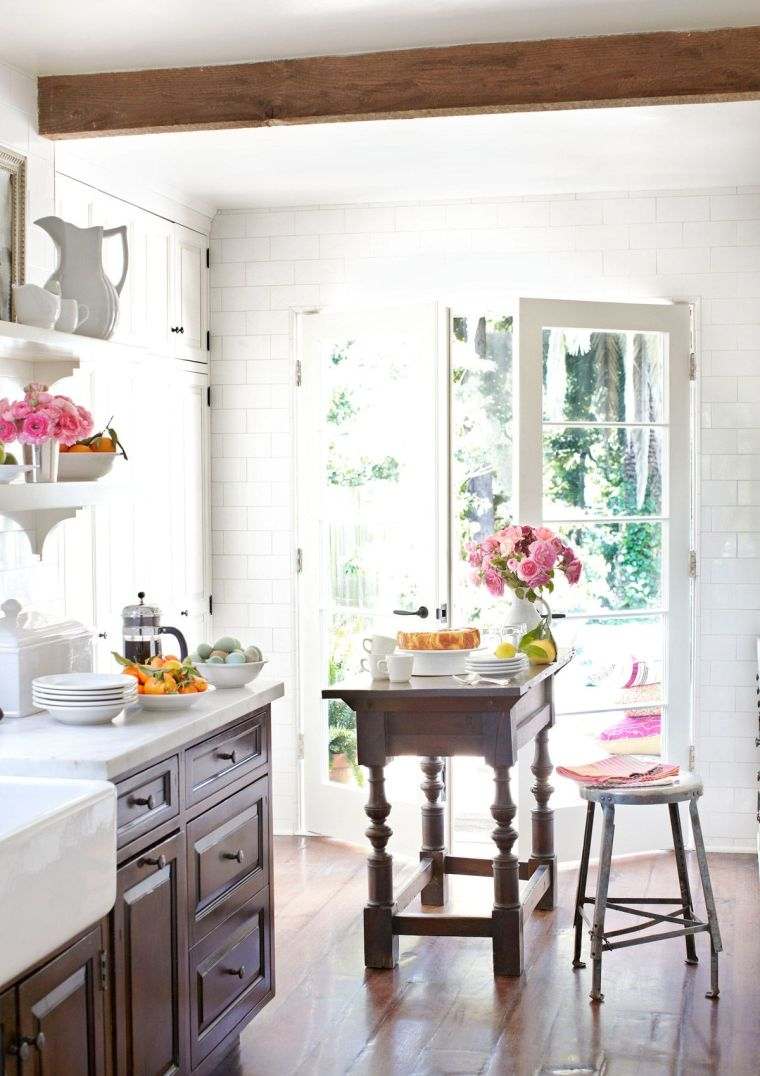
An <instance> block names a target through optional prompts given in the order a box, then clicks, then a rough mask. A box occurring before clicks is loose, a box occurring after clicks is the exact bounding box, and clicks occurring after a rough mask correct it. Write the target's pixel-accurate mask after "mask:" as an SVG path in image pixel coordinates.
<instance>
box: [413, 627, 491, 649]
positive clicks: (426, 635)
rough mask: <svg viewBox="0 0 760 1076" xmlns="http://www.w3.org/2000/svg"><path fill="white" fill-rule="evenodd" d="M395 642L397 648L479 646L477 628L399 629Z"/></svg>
mask: <svg viewBox="0 0 760 1076" xmlns="http://www.w3.org/2000/svg"><path fill="white" fill-rule="evenodd" d="M396 642H397V643H398V647H399V650H475V649H476V648H477V647H478V646H480V632H479V631H478V629H477V628H456V629H446V630H444V631H400V632H399V633H398V635H397V636H396Z"/></svg>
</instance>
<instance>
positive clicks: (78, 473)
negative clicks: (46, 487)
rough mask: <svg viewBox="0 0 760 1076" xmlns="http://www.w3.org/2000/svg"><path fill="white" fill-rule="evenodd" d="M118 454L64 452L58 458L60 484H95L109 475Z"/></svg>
mask: <svg viewBox="0 0 760 1076" xmlns="http://www.w3.org/2000/svg"><path fill="white" fill-rule="evenodd" d="M118 455H119V453H118V452H62V453H61V454H60V456H59V457H58V481H59V482H95V481H96V480H97V479H98V478H102V477H103V476H104V475H107V474H108V472H109V471H110V470H111V468H112V467H113V464H114V460H115V459H116V457H117V456H118Z"/></svg>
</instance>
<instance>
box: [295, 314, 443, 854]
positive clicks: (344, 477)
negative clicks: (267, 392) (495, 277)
mask: <svg viewBox="0 0 760 1076" xmlns="http://www.w3.org/2000/svg"><path fill="white" fill-rule="evenodd" d="M444 330H445V326H444ZM298 336H299V337H300V339H299V342H298V353H299V357H300V362H301V388H300V389H299V391H298V395H297V474H298V542H299V547H300V549H301V571H300V574H299V581H298V611H299V613H298V615H299V633H298V635H299V638H298V650H299V673H300V685H301V691H300V696H301V706H302V728H303V735H304V791H305V808H306V810H305V819H306V825H307V828H308V829H309V830H310V831H312V832H315V833H324V834H328V835H329V836H332V837H337V838H340V839H342V840H348V841H354V842H357V843H364V842H365V837H364V830H365V829H366V826H367V819H366V816H365V814H364V810H363V807H364V803H365V802H366V794H367V793H366V788H365V787H364V773H363V771H362V770H361V769H360V768H359V767H358V766H357V764H356V734H355V716H354V714H353V713H352V711H350V710H349V709H348V707H347V706H346V705H345V704H344V703H342V702H340V701H338V700H334V701H330V702H329V703H328V702H323V701H322V699H321V690H322V688H323V687H324V686H325V685H326V684H327V683H328V682H329V683H334V682H337V681H339V680H345V679H349V678H351V677H356V676H360V675H361V667H360V663H361V660H362V658H364V657H365V656H366V655H365V652H364V650H363V648H362V640H363V639H364V638H366V637H368V636H369V635H372V634H373V633H378V634H384V635H395V633H396V631H397V630H398V629H399V628H400V627H407V628H409V629H411V630H414V629H415V628H423V627H425V628H428V629H431V628H435V627H436V626H437V621H436V611H437V610H440V611H441V616H445V605H446V602H447V591H446V586H447V578H448V543H447V527H446V518H447V516H446V512H447V504H448V500H447V496H446V478H447V470H446V462H445V461H446V452H445V451H444V450H443V448H444V445H443V440H442V436H443V435H445V428H446V426H445V424H446V407H445V400H446V396H445V383H444V384H441V381H440V378H439V369H440V366H441V363H440V357H439V340H440V332H439V313H438V308H437V307H436V306H435V305H433V304H426V305H420V304H417V305H410V306H408V307H392V308H375V309H351V310H331V311H319V312H315V313H305V314H301V315H299V317H298ZM444 338H445V331H444ZM442 461H443V463H442ZM394 610H397V611H398V610H401V611H403V613H406V614H407V615H403V614H402V613H399V612H395V613H394ZM417 610H424V612H423V615H422V616H419V615H416V613H415V611H417ZM386 779H387V795H388V799H389V801H390V803H391V804H392V815H391V818H390V824H391V826H392V828H393V830H394V838H393V842H392V843H393V848H394V849H395V850H397V851H406V852H411V851H416V850H418V848H419V836H418V834H419V801H420V795H421V794H420V791H419V784H420V779H421V775H420V771H419V766H418V764H417V760H416V759H410V758H399V759H396V760H395V761H393V762H392V763H390V765H389V766H388V767H387V770H386Z"/></svg>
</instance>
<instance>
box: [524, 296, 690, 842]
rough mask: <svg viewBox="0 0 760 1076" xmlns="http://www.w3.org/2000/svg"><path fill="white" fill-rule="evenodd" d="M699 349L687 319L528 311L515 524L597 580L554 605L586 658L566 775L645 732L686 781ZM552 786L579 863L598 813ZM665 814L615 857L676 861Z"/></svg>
mask: <svg viewBox="0 0 760 1076" xmlns="http://www.w3.org/2000/svg"><path fill="white" fill-rule="evenodd" d="M690 339H691V333H690V310H689V307H688V306H687V305H685V304H657V305H655V304H632V303H608V302H602V303H595V302H569V301H564V300H545V299H521V300H520V301H519V304H518V309H517V325H516V342H517V364H516V368H517V387H516V397H517V400H518V403H517V407H516V416H517V424H516V437H515V442H516V446H517V448H516V453H515V455H516V471H515V477H516V481H515V492H514V502H515V510H516V517H517V519H518V520H519V521H521V522H530V523H534V524H535V523H538V522H543V523H545V524H546V526H547V527H550V528H551V529H553V530H555V531H557V532H558V533H560V534H561V535H562V536H563V537H564V538H565V539H566V540H568V541H570V542H571V544H572V545H573V546H574V547H575V548H576V550H577V551H578V553H579V555H580V557H581V558H582V560H583V565H584V567H583V576H582V580H581V582H580V584H579V585H578V586H576V587H569V586H567V585H566V584H564V583H563V582H562V581H560V583H559V584H558V586H557V589H556V591H555V593H554V594H553V595H552V598H551V602H552V606H553V608H554V609H555V610H557V611H560V610H561V611H562V612H564V613H565V614H566V619H564V620H560V621H558V622H557V623H556V625H555V635H556V638H557V641H558V643H559V645H560V646H562V645H563V644H564V645H572V646H574V647H575V650H576V653H575V659H574V661H573V662H572V663H571V665H570V666H569V667H568V668H567V669H566V670H564V671H563V672H562V674H561V675H560V676H559V677H558V678H557V680H556V682H555V705H556V711H557V723H556V727H555V728H554V729H553V730H552V733H551V736H550V750H551V754H552V759H553V761H554V764H555V766H556V765H558V764H562V763H572V762H581V761H588V760H590V759H591V758H593V757H595V756H598V757H601V756H602V755H604V754H607V753H608V751H609V749H610V748H611V747H612V748H618V749H619V748H620V747H622V746H623V745H624V744H626V742H627V743H629V744H634V743H635V742H636V741H635V739H632V736H631V730H632V729H633V728H634V727H635V728H641V727H642V722H643V723H645V724H646V727H647V728H648V730H649V731H650V732H651V736H650V738H649V740H648V742H647V747H646V753H660V754H661V755H662V756H663V757H664V758H667V759H668V760H669V761H672V762H677V763H679V765H680V766H681V767H682V768H683V769H686V768H687V767H688V757H689V743H690V722H691V687H690V658H691V642H690V640H691V631H690V615H689V613H690V578H689V570H688V565H689V550H690V545H691V517H690V487H691V481H690V478H691V467H690V411H691V406H690V384H689V353H690ZM658 734H659V735H658ZM658 739H659V743H658ZM524 754H525V758H523V757H522V756H521V760H520V796H519V826H518V829H519V831H520V832H522V833H523V834H527V833H529V831H530V816H529V811H530V807H531V796H530V791H529V790H530V785H531V783H532V775H531V772H530V769H529V763H530V758H531V754H532V751H531V750H530V749H526V751H525V752H524ZM553 784H554V787H555V794H554V797H553V800H552V806H553V807H554V811H555V816H554V817H555V828H556V844H557V854H558V856H559V859H560V861H562V860H573V859H577V858H578V856H579V849H580V847H581V835H582V826H583V816H584V811H585V804H584V805H583V806H581V801H580V800H579V797H578V794H577V788H576V787H575V786H574V785H573V783H572V782H570V781H567V780H563V779H562V778H560V777H557V775H556V774H555V776H554V779H553ZM640 813H641V814H642V817H640V818H639V817H635V818H634V817H632V816H633V815H634V814H635V815H639V814H640ZM663 814H664V812H658V811H645V812H638V811H637V812H633V811H630V812H625V811H623V812H621V817H620V819H619V820H616V836H615V851H616V854H620V853H622V852H634V851H645V850H648V849H652V848H659V847H666V846H668V845H669V844H670V837H669V831H668V829H667V816H666V817H665V818H662V817H660V816H661V815H663Z"/></svg>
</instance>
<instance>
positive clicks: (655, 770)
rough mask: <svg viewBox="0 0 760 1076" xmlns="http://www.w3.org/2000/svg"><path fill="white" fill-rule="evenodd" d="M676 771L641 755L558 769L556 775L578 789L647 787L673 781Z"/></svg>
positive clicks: (669, 765)
mask: <svg viewBox="0 0 760 1076" xmlns="http://www.w3.org/2000/svg"><path fill="white" fill-rule="evenodd" d="M678 772H679V768H678V766H676V765H675V764H674V763H671V762H655V761H653V760H652V759H647V758H643V757H642V756H641V755H628V756H627V757H625V758H622V757H621V756H620V755H609V756H608V757H607V758H601V759H599V760H598V761H597V762H589V763H587V764H586V765H580V766H573V767H568V766H558V767H557V773H558V774H560V776H562V777H569V778H570V780H571V781H577V782H578V784H581V785H590V786H592V787H594V788H615V787H620V786H621V785H647V784H652V783H655V782H662V781H663V780H664V779H666V778H671V777H676V776H677V775H678Z"/></svg>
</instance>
